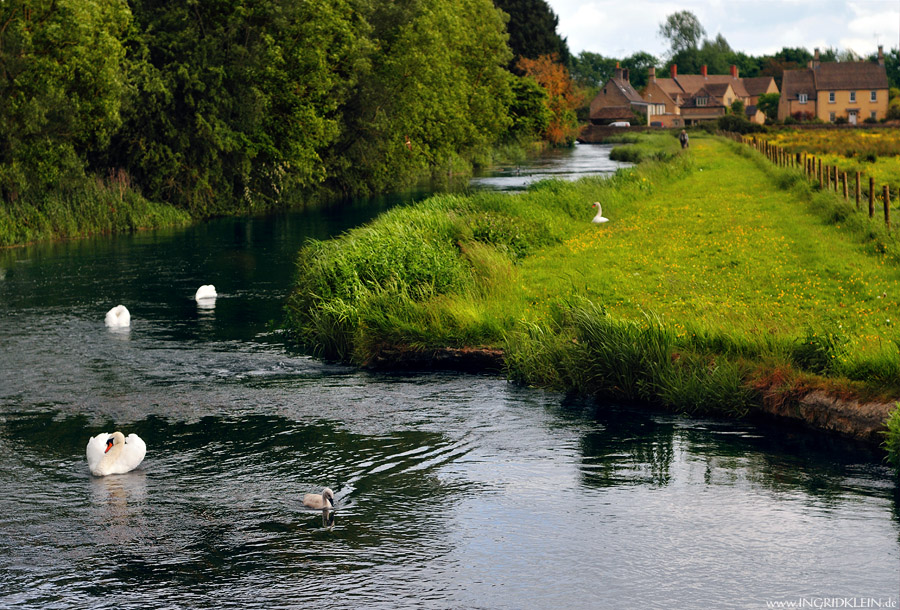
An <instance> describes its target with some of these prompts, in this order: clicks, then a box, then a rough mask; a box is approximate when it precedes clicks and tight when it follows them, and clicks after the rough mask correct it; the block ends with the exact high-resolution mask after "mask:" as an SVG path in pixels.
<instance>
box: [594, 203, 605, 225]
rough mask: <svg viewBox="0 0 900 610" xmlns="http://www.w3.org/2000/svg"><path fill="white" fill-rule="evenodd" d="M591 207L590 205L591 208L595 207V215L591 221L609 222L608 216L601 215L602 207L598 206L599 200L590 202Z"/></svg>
mask: <svg viewBox="0 0 900 610" xmlns="http://www.w3.org/2000/svg"><path fill="white" fill-rule="evenodd" d="M591 207H592V208H597V215H596V216H594V220H592V221H591V222H596V223H598V224H599V223H601V222H609V218H604V217H603V208H601V207H600V202H599V201H595V202H594V203H592V204H591Z"/></svg>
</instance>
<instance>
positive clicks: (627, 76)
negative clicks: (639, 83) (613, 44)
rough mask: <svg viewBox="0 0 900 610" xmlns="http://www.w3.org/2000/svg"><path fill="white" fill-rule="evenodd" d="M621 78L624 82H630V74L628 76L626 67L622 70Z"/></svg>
mask: <svg viewBox="0 0 900 610" xmlns="http://www.w3.org/2000/svg"><path fill="white" fill-rule="evenodd" d="M622 79H623V80H624V81H625V82H626V83H630V82H631V76H630V75H629V73H628V68H625V69H624V70H622Z"/></svg>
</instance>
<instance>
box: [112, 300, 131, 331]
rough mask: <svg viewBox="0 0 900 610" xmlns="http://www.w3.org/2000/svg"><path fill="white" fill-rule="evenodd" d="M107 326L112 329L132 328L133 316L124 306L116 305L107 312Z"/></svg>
mask: <svg viewBox="0 0 900 610" xmlns="http://www.w3.org/2000/svg"><path fill="white" fill-rule="evenodd" d="M106 325H107V326H109V327H110V328H127V327H129V326H131V314H130V313H128V309H127V308H126V307H125V306H124V305H116V306H115V307H113V308H112V309H110V310H109V311H107V312H106Z"/></svg>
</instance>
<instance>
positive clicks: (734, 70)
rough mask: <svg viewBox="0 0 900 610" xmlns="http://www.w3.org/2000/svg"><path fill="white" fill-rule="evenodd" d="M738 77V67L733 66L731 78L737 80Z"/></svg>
mask: <svg viewBox="0 0 900 610" xmlns="http://www.w3.org/2000/svg"><path fill="white" fill-rule="evenodd" d="M737 77H738V67H737V66H735V65H732V66H731V78H737Z"/></svg>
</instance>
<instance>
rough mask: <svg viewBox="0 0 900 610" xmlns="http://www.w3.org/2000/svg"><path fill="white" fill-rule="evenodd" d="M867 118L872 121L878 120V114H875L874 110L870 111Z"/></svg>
mask: <svg viewBox="0 0 900 610" xmlns="http://www.w3.org/2000/svg"><path fill="white" fill-rule="evenodd" d="M873 93H874V91H873ZM869 116H870V117H871V118H872V120H873V121H877V120H878V113H877V112H875V111H874V110H873V111H872V114H870V115H869Z"/></svg>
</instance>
